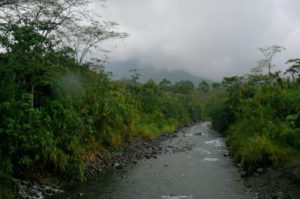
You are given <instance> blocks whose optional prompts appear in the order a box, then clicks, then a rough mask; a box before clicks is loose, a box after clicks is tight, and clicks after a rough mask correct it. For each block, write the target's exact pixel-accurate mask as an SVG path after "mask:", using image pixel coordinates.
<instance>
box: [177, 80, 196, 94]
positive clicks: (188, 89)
mask: <svg viewBox="0 0 300 199" xmlns="http://www.w3.org/2000/svg"><path fill="white" fill-rule="evenodd" d="M173 89H174V92H176V93H181V94H191V93H192V92H193V90H194V89H195V86H194V84H193V82H192V81H179V82H176V83H175V85H174V87H173Z"/></svg>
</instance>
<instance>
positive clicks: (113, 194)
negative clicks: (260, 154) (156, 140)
mask: <svg viewBox="0 0 300 199" xmlns="http://www.w3.org/2000/svg"><path fill="white" fill-rule="evenodd" d="M161 146H162V151H163V152H162V153H161V154H160V155H158V156H156V157H154V158H150V159H147V158H145V159H143V160H140V161H138V162H137V163H135V164H130V165H127V166H126V167H125V168H122V169H114V170H111V171H107V172H105V174H103V175H100V176H98V177H97V178H95V179H93V180H88V181H87V182H85V183H83V184H79V185H74V186H72V187H69V188H68V189H67V190H66V191H65V192H64V194H62V195H60V196H58V197H59V198H78V197H81V198H88V199H89V198H90V199H156V198H157V199H250V198H255V196H254V194H253V193H251V192H250V191H249V190H248V189H247V188H246V187H245V185H244V183H243V179H242V178H241V177H240V175H239V172H238V170H237V168H236V167H235V165H234V163H233V161H232V159H231V158H230V157H229V156H228V151H227V149H226V146H225V144H224V139H223V138H222V137H221V135H219V134H218V133H216V132H215V131H213V130H212V129H211V128H210V123H199V124H196V125H193V126H191V127H186V128H183V129H181V130H179V131H178V132H177V133H176V136H174V137H173V138H171V139H168V140H165V141H163V142H162V143H161Z"/></svg>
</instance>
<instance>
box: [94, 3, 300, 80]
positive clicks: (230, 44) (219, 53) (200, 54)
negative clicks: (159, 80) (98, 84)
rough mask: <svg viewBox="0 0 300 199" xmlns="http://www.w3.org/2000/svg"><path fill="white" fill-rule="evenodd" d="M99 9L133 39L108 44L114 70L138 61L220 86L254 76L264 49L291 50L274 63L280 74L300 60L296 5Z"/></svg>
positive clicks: (148, 5) (114, 6) (110, 6)
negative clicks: (239, 77) (238, 77)
mask: <svg viewBox="0 0 300 199" xmlns="http://www.w3.org/2000/svg"><path fill="white" fill-rule="evenodd" d="M95 9H96V10H97V11H98V12H99V14H101V15H102V16H103V18H104V19H108V20H112V21H116V22H118V23H119V24H120V30H122V31H126V32H127V33H129V35H130V36H129V37H128V38H127V39H125V40H123V41H110V42H106V43H105V45H104V48H106V49H109V50H111V53H109V54H108V56H109V57H110V58H109V62H110V63H111V64H112V65H113V64H114V63H118V64H119V63H122V62H124V63H126V62H128V61H129V60H137V63H138V65H139V66H146V67H147V66H149V67H155V68H158V69H163V70H171V71H172V70H185V71H187V72H189V73H191V74H193V75H197V76H200V77H206V78H209V79H215V80H216V79H221V78H222V77H224V76H232V75H243V74H246V73H249V71H250V69H251V68H253V67H255V66H256V64H257V61H259V60H260V59H261V58H262V55H261V53H260V52H259V51H258V48H260V47H264V46H270V45H280V46H283V47H285V48H286V50H285V51H284V52H282V53H280V54H278V55H276V57H275V58H274V63H275V64H276V65H277V67H276V68H275V69H274V70H284V69H286V66H285V64H284V63H285V62H286V60H287V59H290V58H295V57H297V56H298V51H299V47H298V45H297V44H298V43H299V42H300V41H299V40H300V38H299V37H298V35H299V33H300V26H299V23H300V13H299V12H298V10H299V9H300V2H299V1H296V0H265V1H260V0H254V1H240V0H228V1H218V0H210V1H208V0H187V1H181V0H164V1H161V0H153V1H139V0H128V1H118V0H108V1H107V2H106V3H105V7H104V8H103V7H102V4H101V5H100V3H96V6H95Z"/></svg>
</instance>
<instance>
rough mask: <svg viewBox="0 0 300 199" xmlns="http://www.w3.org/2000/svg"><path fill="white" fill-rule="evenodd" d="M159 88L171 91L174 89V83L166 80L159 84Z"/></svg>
mask: <svg viewBox="0 0 300 199" xmlns="http://www.w3.org/2000/svg"><path fill="white" fill-rule="evenodd" d="M159 87H161V88H162V89H164V90H170V89H171V88H172V82H171V81H170V80H168V79H166V78H164V79H163V80H161V81H160V82H159Z"/></svg>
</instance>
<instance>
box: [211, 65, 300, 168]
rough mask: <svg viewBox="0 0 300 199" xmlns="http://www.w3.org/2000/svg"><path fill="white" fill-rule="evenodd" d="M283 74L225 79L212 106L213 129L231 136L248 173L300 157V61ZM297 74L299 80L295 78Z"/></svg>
mask: <svg viewBox="0 0 300 199" xmlns="http://www.w3.org/2000/svg"><path fill="white" fill-rule="evenodd" d="M287 63H288V64H290V67H289V68H288V69H287V70H286V72H285V73H292V78H289V77H280V75H279V74H280V73H279V72H276V73H272V72H269V74H267V75H263V74H260V75H259V74H256V75H248V76H245V77H236V76H235V77H230V78H229V77H228V78H224V80H223V81H222V83H221V84H219V88H218V89H216V90H214V92H215V93H216V96H217V98H216V99H215V100H214V101H212V103H211V105H210V107H211V108H210V117H211V120H212V123H213V126H214V127H215V129H217V130H218V131H219V132H222V133H223V134H224V135H225V136H226V137H227V143H228V144H229V146H230V149H231V152H232V154H233V157H234V158H235V160H236V161H237V162H239V163H241V164H242V165H243V166H244V168H245V169H247V170H248V171H249V172H252V171H254V170H255V169H256V168H259V167H268V166H274V167H278V166H283V165H287V164H291V163H295V162H299V158H300V114H299V113H300V84H299V77H298V75H299V72H300V71H299V59H293V60H289V61H288V62H287ZM295 76H297V77H295Z"/></svg>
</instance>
